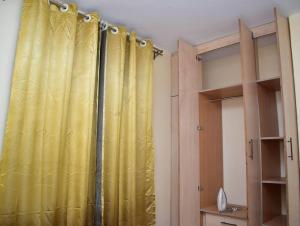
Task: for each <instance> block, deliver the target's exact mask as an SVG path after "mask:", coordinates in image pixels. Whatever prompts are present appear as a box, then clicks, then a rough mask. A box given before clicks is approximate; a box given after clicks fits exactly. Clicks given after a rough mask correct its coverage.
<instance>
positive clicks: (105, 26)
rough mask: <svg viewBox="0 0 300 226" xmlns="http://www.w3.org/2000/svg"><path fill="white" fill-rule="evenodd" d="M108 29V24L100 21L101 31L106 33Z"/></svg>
mask: <svg viewBox="0 0 300 226" xmlns="http://www.w3.org/2000/svg"><path fill="white" fill-rule="evenodd" d="M107 29H108V23H107V22H105V21H101V31H106V30H107Z"/></svg>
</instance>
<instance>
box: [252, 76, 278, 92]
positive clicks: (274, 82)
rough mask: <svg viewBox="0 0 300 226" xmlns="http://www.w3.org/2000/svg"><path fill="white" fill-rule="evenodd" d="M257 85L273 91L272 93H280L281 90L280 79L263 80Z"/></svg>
mask: <svg viewBox="0 0 300 226" xmlns="http://www.w3.org/2000/svg"><path fill="white" fill-rule="evenodd" d="M257 84H259V85H261V86H263V87H265V88H267V89H269V90H272V91H279V90H280V77H273V78H270V79H262V80H258V81H257Z"/></svg>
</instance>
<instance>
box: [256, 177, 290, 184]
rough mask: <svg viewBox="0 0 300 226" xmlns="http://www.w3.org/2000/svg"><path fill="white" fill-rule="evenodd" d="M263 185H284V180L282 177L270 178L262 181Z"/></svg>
mask: <svg viewBox="0 0 300 226" xmlns="http://www.w3.org/2000/svg"><path fill="white" fill-rule="evenodd" d="M262 183H263V184H283V185H284V184H286V178H284V177H271V178H266V179H263V180H262Z"/></svg>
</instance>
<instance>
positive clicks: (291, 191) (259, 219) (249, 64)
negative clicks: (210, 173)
mask: <svg viewBox="0 0 300 226" xmlns="http://www.w3.org/2000/svg"><path fill="white" fill-rule="evenodd" d="M274 18H275V19H274V22H271V23H269V24H265V25H262V26H258V27H255V28H252V29H249V28H248V27H247V26H246V25H245V23H244V22H243V21H242V20H239V33H237V34H233V35H230V36H227V37H224V38H220V39H216V40H213V41H210V42H207V43H204V44H200V45H197V46H192V45H190V44H188V43H187V42H185V41H183V40H179V42H178V52H176V53H174V54H172V57H171V67H172V70H171V81H172V86H171V105H172V125H171V126H172V155H171V160H172V161H171V169H172V175H171V183H172V185H171V188H172V189H171V225H172V226H199V225H201V224H200V222H201V220H202V219H201V214H200V192H201V185H200V176H201V173H200V171H201V170H200V169H201V168H200V167H201V165H200V155H201V148H200V146H201V145H200V142H201V141H200V139H199V131H201V125H200V124H199V120H200V119H199V93H200V92H202V91H203V90H202V80H201V71H202V64H201V60H200V59H199V57H198V55H199V54H203V53H205V52H208V51H212V50H216V49H219V48H223V47H226V46H229V45H233V44H237V43H240V54H241V56H240V57H241V73H242V84H241V86H238V87H235V88H236V89H235V90H234V89H232V87H231V88H230V89H228V90H227V91H226V90H225V91H226V92H225V94H224V93H222V92H223V91H224V90H222V92H221V93H220V92H219V93H218V92H217V93H215V94H216V95H219V96H220V98H222V97H224V96H226V95H227V96H232V92H233V93H234V92H240V89H242V92H243V100H244V117H245V136H246V138H245V141H246V147H245V150H246V155H247V208H248V226H261V225H263V223H264V222H263V214H264V212H263V200H262V199H263V194H262V193H263V191H262V186H263V183H265V182H263V180H262V162H261V155H262V153H261V144H262V142H268V141H264V139H265V140H268V139H271V140H272V137H269V138H262V137H261V128H260V109H259V103H258V102H259V101H258V96H259V94H258V86H259V84H258V83H261V82H266V83H268V84H271V85H272V83H271V82H268V81H258V79H257V62H256V46H255V42H254V39H255V38H258V37H261V36H265V35H270V34H276V37H277V46H278V53H279V62H278V63H279V66H280V72H281V73H280V75H278V76H279V78H280V80H278V81H280V89H281V93H282V102H283V115H284V136H283V138H280V139H281V140H282V142H283V144H284V145H283V146H284V155H285V159H286V171H287V179H286V187H287V189H286V193H287V209H288V214H287V225H289V226H299V225H300V214H299V213H300V194H299V193H300V192H299V151H298V134H297V118H296V104H295V91H294V78H293V68H292V58H291V47H290V37H289V24H288V19H287V18H286V17H284V16H282V15H281V14H280V13H279V11H278V10H277V9H274ZM278 81H277V82H278ZM275 85H276V84H275ZM277 85H278V84H277ZM211 92H213V93H214V92H215V91H214V90H212V91H211ZM228 92H229V94H228ZM226 93H227V94H226ZM276 139H277V138H276ZM276 139H275V140H276ZM291 141H292V142H291ZM253 142H254V143H253ZM291 151H293V153H292V154H293V159H291V158H290V157H288V156H290V155H291ZM290 178H292V179H290ZM270 183H271V184H272V183H273V182H272V181H271V182H270ZM279 183H280V182H279ZM275 223H276V222H275ZM277 223H278V222H277ZM270 226H271V225H270Z"/></svg>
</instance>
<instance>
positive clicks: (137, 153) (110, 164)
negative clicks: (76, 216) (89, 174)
mask: <svg viewBox="0 0 300 226" xmlns="http://www.w3.org/2000/svg"><path fill="white" fill-rule="evenodd" d="M129 37H130V38H129V41H128V40H127V38H128V37H127V31H126V30H125V29H124V28H122V27H120V28H119V32H118V33H117V34H114V33H113V32H112V31H107V42H106V56H105V58H106V59H105V78H104V80H105V83H104V84H105V91H104V116H103V117H104V120H103V125H104V127H103V137H102V138H103V143H102V148H103V149H102V164H103V165H102V214H103V222H102V225H104V226H153V225H155V191H154V150H153V143H152V67H153V45H152V43H151V42H150V41H148V42H147V45H146V46H145V47H142V46H140V45H139V44H138V43H137V41H136V34H135V33H131V34H130V36H129Z"/></svg>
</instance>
